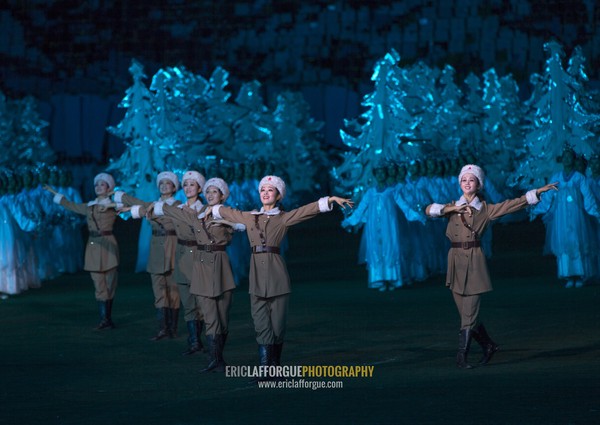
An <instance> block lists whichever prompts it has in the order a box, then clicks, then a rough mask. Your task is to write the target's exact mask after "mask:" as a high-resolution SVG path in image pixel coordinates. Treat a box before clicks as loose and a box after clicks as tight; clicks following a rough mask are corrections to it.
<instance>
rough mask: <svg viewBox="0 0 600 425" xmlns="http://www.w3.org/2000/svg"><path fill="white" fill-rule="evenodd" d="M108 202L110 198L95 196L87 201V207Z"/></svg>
mask: <svg viewBox="0 0 600 425" xmlns="http://www.w3.org/2000/svg"><path fill="white" fill-rule="evenodd" d="M110 202H111V201H110V198H103V199H100V198H96V199H94V200H93V201H90V202H88V207H91V206H92V205H108V204H110Z"/></svg>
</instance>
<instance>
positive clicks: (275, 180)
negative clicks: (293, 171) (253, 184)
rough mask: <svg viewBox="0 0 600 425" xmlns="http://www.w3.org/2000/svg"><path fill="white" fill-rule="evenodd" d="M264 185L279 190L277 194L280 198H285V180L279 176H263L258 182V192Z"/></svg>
mask: <svg viewBox="0 0 600 425" xmlns="http://www.w3.org/2000/svg"><path fill="white" fill-rule="evenodd" d="M265 185H270V186H273V187H275V188H276V189H277V190H278V191H279V194H280V195H281V199H283V198H285V182H284V181H283V180H282V179H281V177H277V176H264V177H263V178H262V180H261V181H260V183H259V184H258V192H259V193H260V190H261V189H262V187H263V186H265Z"/></svg>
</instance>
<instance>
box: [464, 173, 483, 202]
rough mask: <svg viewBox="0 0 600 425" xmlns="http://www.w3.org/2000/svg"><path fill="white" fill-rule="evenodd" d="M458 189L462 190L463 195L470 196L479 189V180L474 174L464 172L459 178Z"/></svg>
mask: <svg viewBox="0 0 600 425" xmlns="http://www.w3.org/2000/svg"><path fill="white" fill-rule="evenodd" d="M460 189H461V190H462V191H463V194H464V195H465V197H467V198H468V197H472V196H474V195H475V194H477V191H478V190H479V180H478V179H477V177H475V175H474V174H471V173H466V174H464V175H463V176H462V178H461V179H460Z"/></svg>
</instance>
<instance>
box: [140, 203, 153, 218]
mask: <svg viewBox="0 0 600 425" xmlns="http://www.w3.org/2000/svg"><path fill="white" fill-rule="evenodd" d="M141 208H143V207H141ZM141 208H140V209H141ZM152 213H154V202H152V203H151V204H150V205H149V206H148V208H147V209H146V214H144V215H145V216H146V218H147V219H148V220H150V219H151V218H152Z"/></svg>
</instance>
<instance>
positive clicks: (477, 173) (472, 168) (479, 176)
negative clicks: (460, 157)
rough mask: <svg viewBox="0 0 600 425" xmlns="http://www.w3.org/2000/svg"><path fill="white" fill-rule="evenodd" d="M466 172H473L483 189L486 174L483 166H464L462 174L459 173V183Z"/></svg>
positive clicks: (480, 187)
mask: <svg viewBox="0 0 600 425" xmlns="http://www.w3.org/2000/svg"><path fill="white" fill-rule="evenodd" d="M465 174H473V175H474V176H475V177H477V180H479V189H483V183H484V181H485V174H484V173H483V170H482V169H481V167H479V166H477V165H475V164H467V165H465V166H464V167H462V169H461V170H460V174H459V175H458V184H460V181H461V180H462V177H463V176H464V175H465Z"/></svg>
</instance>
